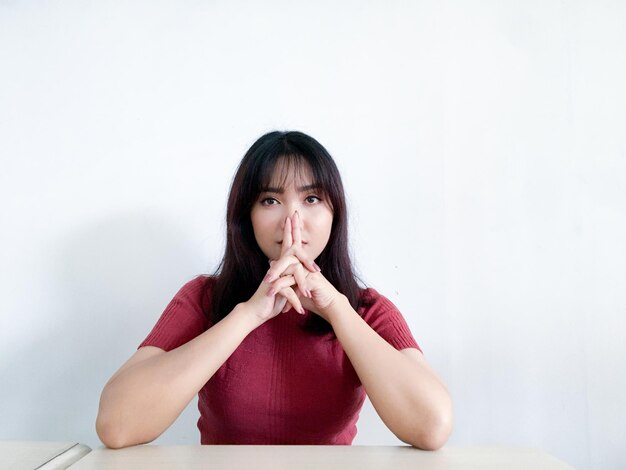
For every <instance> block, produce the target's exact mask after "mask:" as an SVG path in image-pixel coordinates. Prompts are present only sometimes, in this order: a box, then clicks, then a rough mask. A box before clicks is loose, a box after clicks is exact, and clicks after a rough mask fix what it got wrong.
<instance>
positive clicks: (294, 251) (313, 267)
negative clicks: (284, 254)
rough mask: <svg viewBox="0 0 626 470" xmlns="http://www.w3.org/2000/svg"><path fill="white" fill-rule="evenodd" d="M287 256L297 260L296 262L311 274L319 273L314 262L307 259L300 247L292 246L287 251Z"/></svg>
mask: <svg viewBox="0 0 626 470" xmlns="http://www.w3.org/2000/svg"><path fill="white" fill-rule="evenodd" d="M289 254H290V255H293V256H295V257H296V258H298V261H299V262H300V263H302V264H303V265H304V266H305V267H306V268H307V269H308V270H309V271H311V272H312V273H314V272H319V271H321V269H320V268H319V266H318V265H317V264H315V261H313V260H311V259H309V257H308V255H307V254H306V253H305V252H304V249H303V247H302V245H300V246H297V245H295V244H294V245H293V246H292V247H291V248H290V249H289Z"/></svg>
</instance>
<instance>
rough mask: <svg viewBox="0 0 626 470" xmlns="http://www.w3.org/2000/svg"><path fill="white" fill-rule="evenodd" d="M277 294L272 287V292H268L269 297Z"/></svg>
mask: <svg viewBox="0 0 626 470" xmlns="http://www.w3.org/2000/svg"><path fill="white" fill-rule="evenodd" d="M275 293H276V289H274V288H273V287H272V288H271V289H270V290H268V291H267V296H268V297H272V296H273V295H274V294H275Z"/></svg>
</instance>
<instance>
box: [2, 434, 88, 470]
mask: <svg viewBox="0 0 626 470" xmlns="http://www.w3.org/2000/svg"><path fill="white" fill-rule="evenodd" d="M90 451H91V449H90V448H89V447H87V446H86V445H84V444H79V443H76V442H45V441H43V442H42V441H0V470H34V469H42V470H60V469H65V468H68V467H69V466H70V465H72V464H73V463H75V462H76V461H77V460H79V459H80V458H82V457H83V456H84V455H86V454H88V453H89V452H90Z"/></svg>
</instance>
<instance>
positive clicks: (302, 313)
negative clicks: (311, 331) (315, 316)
mask: <svg viewBox="0 0 626 470" xmlns="http://www.w3.org/2000/svg"><path fill="white" fill-rule="evenodd" d="M298 313H299V314H300V315H304V309H303V308H302V307H300V309H299V310H298Z"/></svg>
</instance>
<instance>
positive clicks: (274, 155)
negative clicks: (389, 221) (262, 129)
mask: <svg viewBox="0 0 626 470" xmlns="http://www.w3.org/2000/svg"><path fill="white" fill-rule="evenodd" d="M296 210H297V211H298V214H299V216H300V219H301V221H302V224H301V228H302V231H303V241H306V242H307V244H306V245H307V246H306V248H305V251H306V250H308V252H309V255H310V256H311V258H313V259H315V261H316V263H317V264H318V265H319V266H320V268H321V269H322V273H323V274H324V276H325V277H326V279H328V280H329V281H330V282H331V283H332V284H333V285H334V286H335V287H336V288H337V289H338V290H339V291H340V292H342V293H343V294H344V295H346V296H347V297H348V299H349V300H350V303H351V304H352V305H353V307H355V308H356V306H357V304H358V294H359V288H358V284H357V282H356V278H355V276H354V273H353V268H352V263H351V261H350V256H349V252H348V215H347V213H346V201H345V195H344V190H343V184H342V182H341V176H340V174H339V170H338V169H337V166H336V165H335V162H334V161H333V159H332V157H331V156H330V154H329V153H328V151H327V150H326V149H325V148H324V147H323V146H322V145H321V144H320V143H319V142H318V141H317V140H315V139H314V138H312V137H310V136H308V135H306V134H304V133H302V132H297V131H288V132H279V131H274V132H269V133H267V134H265V135H263V136H261V137H260V138H259V139H258V140H257V141H256V142H255V143H254V144H253V145H252V146H251V147H250V149H249V150H248V151H247V152H246V154H245V155H244V157H243V159H242V161H241V163H240V164H239V167H238V169H237V172H236V173H235V177H234V179H233V183H232V186H231V189H230V194H229V197H228V207H227V213H226V225H227V229H226V232H227V233H226V250H225V253H224V258H223V260H222V263H221V264H220V267H219V268H218V275H217V281H216V285H215V290H214V293H213V297H214V298H213V313H212V317H213V319H214V321H219V320H220V319H221V318H223V317H224V316H225V315H226V314H228V312H230V311H231V310H232V308H234V306H235V305H236V304H237V303H239V302H243V301H246V300H248V299H249V298H250V296H251V295H252V294H253V293H254V292H255V291H256V289H257V287H258V285H259V283H260V282H261V280H262V279H263V277H264V276H265V273H266V272H267V270H268V269H269V264H268V259H276V258H278V256H279V255H280V251H281V245H280V242H282V228H283V226H284V225H283V224H284V222H285V219H286V218H287V216H290V215H292V214H293V212H294V211H296ZM320 320H321V317H320ZM314 323H319V321H318V320H316V322H314ZM318 326H320V325H318ZM326 326H328V325H326ZM318 329H321V330H324V329H326V330H328V328H326V327H322V328H318Z"/></svg>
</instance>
